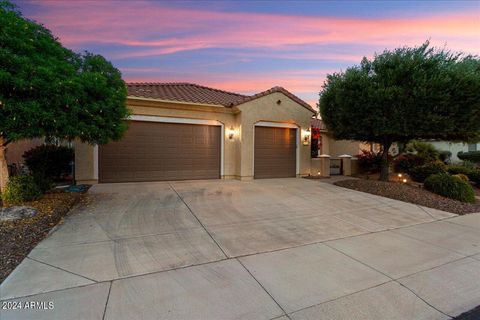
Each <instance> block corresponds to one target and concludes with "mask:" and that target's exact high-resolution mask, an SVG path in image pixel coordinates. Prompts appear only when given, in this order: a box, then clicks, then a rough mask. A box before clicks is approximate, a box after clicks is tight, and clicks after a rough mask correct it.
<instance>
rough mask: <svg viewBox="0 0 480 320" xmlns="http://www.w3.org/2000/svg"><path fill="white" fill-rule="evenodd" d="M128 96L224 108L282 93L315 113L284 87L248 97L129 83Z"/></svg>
mask: <svg viewBox="0 0 480 320" xmlns="http://www.w3.org/2000/svg"><path fill="white" fill-rule="evenodd" d="M127 89H128V95H129V96H132V97H140V98H151V99H159V100H168V101H180V102H192V103H200V104H214V105H221V106H224V107H234V106H238V105H240V104H242V103H245V102H248V101H251V100H255V99H258V98H260V97H263V96H266V95H269V94H271V93H274V92H281V93H283V94H284V95H286V96H287V97H289V98H290V99H292V100H293V101H295V102H297V103H298V104H300V105H301V106H303V107H304V108H307V109H308V110H310V111H312V112H314V113H315V110H313V109H312V107H311V106H310V105H309V104H308V103H306V102H305V101H303V100H302V99H300V98H299V97H297V96H295V95H294V94H292V93H290V92H289V91H287V90H286V89H284V88H282V87H273V88H271V89H269V90H266V91H263V92H260V93H257V94H255V95H253V96H246V95H242V94H238V93H234V92H228V91H224V90H219V89H214V88H209V87H205V86H201V85H198V84H193V83H186V82H166V83H159V82H136V83H127Z"/></svg>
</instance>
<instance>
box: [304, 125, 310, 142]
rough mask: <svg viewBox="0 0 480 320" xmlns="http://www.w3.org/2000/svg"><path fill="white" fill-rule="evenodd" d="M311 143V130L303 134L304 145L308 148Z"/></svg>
mask: <svg viewBox="0 0 480 320" xmlns="http://www.w3.org/2000/svg"><path fill="white" fill-rule="evenodd" d="M309 143H310V128H308V129H307V130H305V133H304V134H303V145H304V146H308V144H309Z"/></svg>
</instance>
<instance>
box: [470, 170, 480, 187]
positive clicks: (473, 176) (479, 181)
mask: <svg viewBox="0 0 480 320" xmlns="http://www.w3.org/2000/svg"><path fill="white" fill-rule="evenodd" d="M468 179H470V181H472V182H473V183H475V184H476V185H477V186H480V170H476V171H473V172H472V173H470V174H469V175H468Z"/></svg>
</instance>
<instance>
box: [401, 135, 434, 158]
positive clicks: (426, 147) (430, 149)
mask: <svg viewBox="0 0 480 320" xmlns="http://www.w3.org/2000/svg"><path fill="white" fill-rule="evenodd" d="M405 150H406V151H407V152H410V153H415V154H416V155H417V156H418V157H420V158H422V159H423V160H424V162H432V161H435V160H438V159H439V158H440V152H438V150H437V149H435V147H434V146H433V145H432V144H431V143H428V142H424V141H418V140H412V141H410V142H409V143H408V144H407V146H406V149H405Z"/></svg>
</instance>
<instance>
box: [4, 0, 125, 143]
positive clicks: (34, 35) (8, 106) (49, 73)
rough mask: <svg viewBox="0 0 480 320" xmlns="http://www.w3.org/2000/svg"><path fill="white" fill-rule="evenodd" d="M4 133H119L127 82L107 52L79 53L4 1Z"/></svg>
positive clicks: (104, 137)
mask: <svg viewBox="0 0 480 320" xmlns="http://www.w3.org/2000/svg"><path fill="white" fill-rule="evenodd" d="M0 43H1V45H0V137H2V138H4V139H5V140H6V141H7V142H10V141H15V140H19V139H23V138H35V137H58V138H62V139H67V140H72V139H75V138H80V139H81V140H82V141H86V142H90V143H99V144H102V143H106V142H108V141H109V140H110V139H118V138H120V137H121V135H122V133H123V132H124V130H125V128H126V124H125V123H124V122H123V121H122V120H123V119H124V118H125V117H126V116H127V115H128V112H127V108H126V96H127V92H126V87H125V83H124V82H123V80H122V78H121V74H120V72H119V71H118V70H117V69H116V68H114V67H113V66H112V64H111V63H110V62H108V61H107V60H105V59H104V58H103V57H102V56H99V55H94V54H91V53H84V54H75V53H74V52H72V51H70V50H68V49H66V48H64V47H63V46H62V45H61V44H60V42H59V41H58V40H57V39H56V38H55V37H54V36H53V35H52V34H51V32H50V31H49V30H48V29H46V28H45V27H43V26H42V25H40V24H38V23H36V22H34V21H31V20H28V19H25V18H24V17H22V15H21V13H19V12H18V11H16V10H15V8H14V7H13V5H12V4H11V3H9V2H7V1H0Z"/></svg>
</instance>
